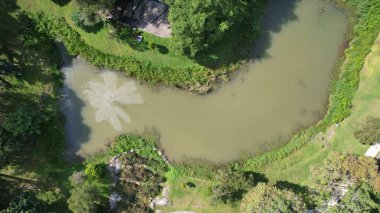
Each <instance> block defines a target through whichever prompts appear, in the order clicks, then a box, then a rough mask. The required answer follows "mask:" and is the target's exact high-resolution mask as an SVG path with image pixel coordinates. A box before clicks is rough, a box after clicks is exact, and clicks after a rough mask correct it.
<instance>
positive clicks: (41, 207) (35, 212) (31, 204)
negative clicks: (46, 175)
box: [1, 192, 46, 213]
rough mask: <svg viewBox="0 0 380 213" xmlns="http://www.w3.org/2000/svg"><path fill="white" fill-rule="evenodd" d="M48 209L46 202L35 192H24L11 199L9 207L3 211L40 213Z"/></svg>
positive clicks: (10, 212) (4, 212) (8, 212)
mask: <svg viewBox="0 0 380 213" xmlns="http://www.w3.org/2000/svg"><path fill="white" fill-rule="evenodd" d="M45 211H46V204H45V203H43V202H42V201H40V200H38V199H37V198H36V196H35V194H33V193H31V192H24V193H22V194H21V195H19V196H17V197H16V198H15V199H13V200H12V201H11V203H10V204H9V207H8V208H7V209H5V210H3V211H1V212H3V213H19V212H28V213H39V212H45Z"/></svg>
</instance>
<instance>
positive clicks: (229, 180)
mask: <svg viewBox="0 0 380 213" xmlns="http://www.w3.org/2000/svg"><path fill="white" fill-rule="evenodd" d="M217 181H218V184H217V185H216V186H214V187H213V188H212V201H213V203H215V202H217V201H222V202H224V203H233V202H236V201H239V200H241V199H242V198H243V195H244V194H245V193H246V192H247V191H248V190H250V189H251V188H252V187H253V186H255V185H256V183H257V178H256V177H255V174H254V173H253V172H242V171H235V170H227V171H220V174H219V176H218V177H217Z"/></svg>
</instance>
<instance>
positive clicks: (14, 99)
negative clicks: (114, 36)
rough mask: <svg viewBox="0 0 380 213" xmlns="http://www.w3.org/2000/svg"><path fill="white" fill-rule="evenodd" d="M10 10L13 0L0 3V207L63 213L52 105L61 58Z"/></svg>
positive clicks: (58, 132)
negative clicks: (56, 209)
mask: <svg viewBox="0 0 380 213" xmlns="http://www.w3.org/2000/svg"><path fill="white" fill-rule="evenodd" d="M16 8H17V7H16V5H15V3H14V2H13V1H1V2H0V12H1V13H0V19H1V25H0V34H1V35H2V36H1V37H0V58H1V64H0V69H1V71H0V76H1V79H2V80H1V82H0V94H1V96H0V159H1V165H0V169H1V172H0V173H1V174H0V188H1V193H0V198H1V202H0V208H1V209H7V210H4V211H5V212H21V211H25V212H27V211H29V212H41V211H40V207H41V208H44V209H45V207H46V209H47V210H46V211H50V210H51V209H54V208H57V207H59V208H60V209H62V211H65V209H67V207H65V205H62V203H64V199H63V198H64V196H65V195H66V193H67V191H66V188H65V187H64V185H65V182H66V180H65V179H66V178H67V176H66V172H67V170H70V169H71V168H69V167H67V164H66V162H65V161H64V159H63V151H64V135H63V122H62V120H61V114H60V110H59V106H58V89H59V88H60V86H61V85H62V76H61V73H60V72H59V67H60V65H61V63H62V61H61V57H60V53H59V50H58V48H56V45H55V41H54V39H53V38H52V37H50V36H49V35H47V34H45V33H41V32H39V31H37V30H36V26H35V25H34V23H33V22H32V20H30V19H29V18H28V17H27V16H26V15H25V13H22V12H16ZM45 130H49V131H45ZM73 166H74V165H73ZM23 192H25V193H23ZM40 201H41V205H40ZM42 203H45V204H46V205H45V204H42Z"/></svg>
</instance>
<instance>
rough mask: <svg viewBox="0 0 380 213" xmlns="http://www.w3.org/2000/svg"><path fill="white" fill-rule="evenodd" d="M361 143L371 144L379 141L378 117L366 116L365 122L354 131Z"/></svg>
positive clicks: (379, 123)
mask: <svg viewBox="0 0 380 213" xmlns="http://www.w3.org/2000/svg"><path fill="white" fill-rule="evenodd" d="M354 136H355V138H356V139H358V140H359V141H360V143H362V144H373V143H375V142H378V141H380V118H374V117H367V120H366V122H365V124H364V125H363V126H362V127H361V128H360V129H359V130H356V131H355V132H354Z"/></svg>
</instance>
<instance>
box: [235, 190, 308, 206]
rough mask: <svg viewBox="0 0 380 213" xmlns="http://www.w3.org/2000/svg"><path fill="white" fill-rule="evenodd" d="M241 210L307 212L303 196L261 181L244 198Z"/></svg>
mask: <svg viewBox="0 0 380 213" xmlns="http://www.w3.org/2000/svg"><path fill="white" fill-rule="evenodd" d="M240 210H241V212H243V213H248V212H289V213H290V212H305V211H306V205H305V203H304V202H303V200H302V198H301V197H299V196H297V195H296V194H294V193H293V192H291V191H288V190H286V189H283V190H280V189H278V188H276V187H275V186H270V185H267V184H264V183H259V184H258V185H257V186H256V187H255V188H253V189H252V190H251V191H249V192H248V193H247V194H246V195H245V196H244V198H243V200H242V202H241V205H240Z"/></svg>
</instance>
